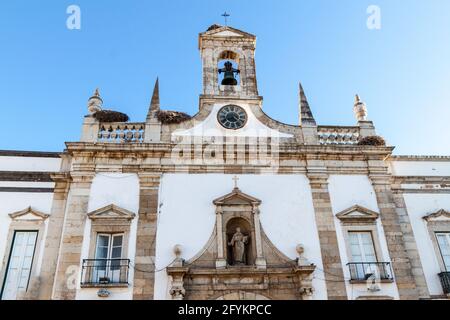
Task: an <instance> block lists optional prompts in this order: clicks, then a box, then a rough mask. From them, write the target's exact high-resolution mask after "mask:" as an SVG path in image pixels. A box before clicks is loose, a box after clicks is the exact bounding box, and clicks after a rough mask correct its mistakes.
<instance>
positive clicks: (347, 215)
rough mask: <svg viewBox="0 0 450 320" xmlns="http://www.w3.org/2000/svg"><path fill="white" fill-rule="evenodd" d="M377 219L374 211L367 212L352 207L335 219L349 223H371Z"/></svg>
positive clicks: (358, 207) (357, 207) (359, 207)
mask: <svg viewBox="0 0 450 320" xmlns="http://www.w3.org/2000/svg"><path fill="white" fill-rule="evenodd" d="M378 217H379V214H378V213H377V212H375V211H372V210H369V209H367V208H364V207H361V206H358V205H356V206H353V207H351V208H348V209H346V210H344V211H341V212H339V213H338V214H336V218H338V219H339V220H341V221H342V222H351V223H373V222H375V221H376V220H377V219H378Z"/></svg>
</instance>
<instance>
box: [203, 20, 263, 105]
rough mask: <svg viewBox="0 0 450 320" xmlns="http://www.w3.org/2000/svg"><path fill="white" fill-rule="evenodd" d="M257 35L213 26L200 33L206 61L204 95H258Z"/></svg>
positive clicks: (204, 66)
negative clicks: (256, 66)
mask: <svg viewBox="0 0 450 320" xmlns="http://www.w3.org/2000/svg"><path fill="white" fill-rule="evenodd" d="M255 48H256V36H254V35H252V34H249V33H246V32H243V31H241V30H237V29H234V28H231V27H228V26H225V27H223V26H219V25H212V26H211V27H209V28H208V30H207V31H206V32H204V33H201V34H200V36H199V49H200V54H201V58H202V63H203V96H209V97H211V96H215V97H229V98H233V97H234V98H240V99H252V98H253V99H254V98H259V97H258V87H257V82H256V68H255Z"/></svg>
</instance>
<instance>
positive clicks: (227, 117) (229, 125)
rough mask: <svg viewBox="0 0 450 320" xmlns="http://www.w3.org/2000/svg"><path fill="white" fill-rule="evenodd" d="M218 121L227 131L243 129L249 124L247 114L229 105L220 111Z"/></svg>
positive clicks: (237, 107)
mask: <svg viewBox="0 0 450 320" xmlns="http://www.w3.org/2000/svg"><path fill="white" fill-rule="evenodd" d="M217 120H218V121H219V123H220V124H221V125H222V127H224V128H226V129H232V130H237V129H241V128H242V127H244V126H245V124H246V123H247V113H246V112H245V110H244V109H242V108H241V107H239V106H235V105H228V106H225V107H223V108H222V109H220V110H219V113H218V114H217Z"/></svg>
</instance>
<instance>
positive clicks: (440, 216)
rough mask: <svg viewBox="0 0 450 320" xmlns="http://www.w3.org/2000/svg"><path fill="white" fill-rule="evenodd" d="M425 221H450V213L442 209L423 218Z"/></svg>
mask: <svg viewBox="0 0 450 320" xmlns="http://www.w3.org/2000/svg"><path fill="white" fill-rule="evenodd" d="M423 219H424V220H425V221H427V222H431V221H450V212H449V211H446V210H444V209H441V210H439V211H437V212H434V213H430V214H429V215H426V216H425V217H423Z"/></svg>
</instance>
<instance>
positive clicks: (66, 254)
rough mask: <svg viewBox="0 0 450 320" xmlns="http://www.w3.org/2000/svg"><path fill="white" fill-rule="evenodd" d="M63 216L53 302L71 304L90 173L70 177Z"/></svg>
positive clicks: (86, 208)
mask: <svg viewBox="0 0 450 320" xmlns="http://www.w3.org/2000/svg"><path fill="white" fill-rule="evenodd" d="M71 177H72V183H71V185H70V191H69V199H68V202H67V213H66V218H65V221H64V228H63V234H62V242H61V248H60V250H59V261H58V265H57V268H56V275H55V284H54V290H53V299H55V300H73V299H75V295H76V288H77V286H78V284H79V281H80V279H79V274H80V261H81V248H82V244H83V235H84V227H85V222H86V217H87V213H88V204H89V194H90V189H91V184H92V180H93V178H94V172H93V171H89V172H85V171H83V172H81V171H76V172H72V173H71Z"/></svg>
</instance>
